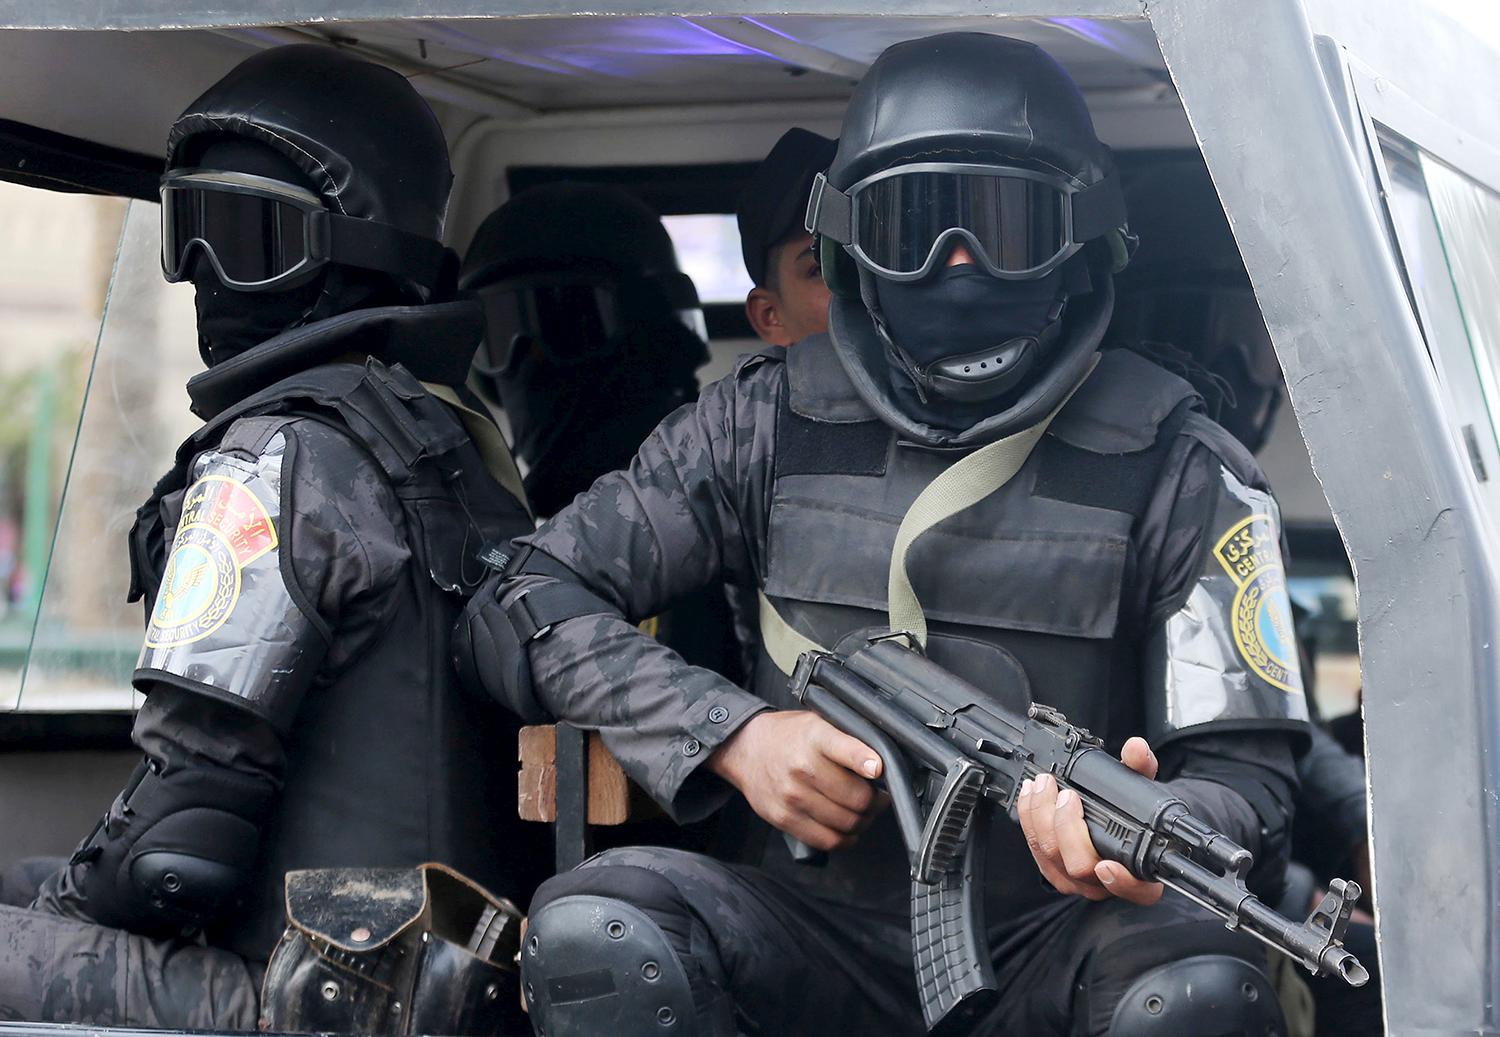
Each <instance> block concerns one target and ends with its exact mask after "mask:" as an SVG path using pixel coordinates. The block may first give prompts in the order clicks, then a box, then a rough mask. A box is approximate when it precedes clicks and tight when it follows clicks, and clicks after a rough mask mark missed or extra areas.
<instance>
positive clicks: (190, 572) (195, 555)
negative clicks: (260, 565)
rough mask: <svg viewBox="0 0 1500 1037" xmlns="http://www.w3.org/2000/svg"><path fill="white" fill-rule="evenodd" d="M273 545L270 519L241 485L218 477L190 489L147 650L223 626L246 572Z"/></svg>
mask: <svg viewBox="0 0 1500 1037" xmlns="http://www.w3.org/2000/svg"><path fill="white" fill-rule="evenodd" d="M276 543H277V537H276V527H275V525H274V524H273V523H272V522H271V516H270V515H269V514H268V513H267V512H266V508H265V505H263V504H262V503H261V502H260V499H259V498H258V497H256V496H255V494H254V493H253V492H251V490H250V489H249V488H248V487H247V486H245V484H244V483H242V482H240V481H239V480H237V479H233V478H230V477H228V476H222V475H210V476H205V477H204V478H202V479H200V480H198V481H197V482H196V483H194V484H193V486H192V488H191V489H190V490H189V491H188V494H187V497H186V499H184V501H183V506H182V519H181V521H180V522H179V523H178V526H177V536H176V538H175V539H174V540H173V542H172V554H171V556H170V557H169V558H168V559H167V569H166V572H165V573H164V574H163V575H162V581H161V588H160V590H158V591H157V594H156V605H155V607H154V608H153V609H152V610H151V619H150V622H149V623H148V624H147V627H146V644H147V645H148V646H149V647H152V648H166V647H170V646H172V645H183V644H190V643H192V642H194V641H198V640H201V639H202V638H205V637H207V636H208V635H209V634H212V633H213V632H214V631H215V630H217V629H219V627H221V626H223V624H224V621H225V620H226V619H228V618H229V615H230V613H231V612H233V611H234V606H235V603H236V602H237V601H238V600H239V597H240V590H241V585H242V577H241V573H242V571H243V570H244V568H245V566H247V565H249V564H250V563H251V562H253V561H255V559H257V558H259V557H261V556H262V555H264V554H265V553H266V552H268V551H270V550H272V549H274V548H275V547H276Z"/></svg>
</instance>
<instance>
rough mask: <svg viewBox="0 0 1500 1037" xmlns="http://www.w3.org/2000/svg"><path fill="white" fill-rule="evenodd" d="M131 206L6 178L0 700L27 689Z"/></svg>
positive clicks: (0, 224)
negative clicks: (76, 439) (52, 553)
mask: <svg viewBox="0 0 1500 1037" xmlns="http://www.w3.org/2000/svg"><path fill="white" fill-rule="evenodd" d="M124 215H125V202H124V201H122V200H120V199H116V198H100V197H95V196H89V195H78V194H60V193H57V192H53V191H44V190H40V189H38V188H32V187H22V186H20V185H17V184H9V183H4V182H0V709H5V708H8V707H13V706H14V705H15V704H16V702H17V700H18V698H19V696H20V690H21V673H22V671H23V669H24V668H25V663H26V656H27V651H28V649H29V647H30V644H31V635H32V630H33V628H34V627H35V623H36V617H37V610H38V607H39V606H40V603H41V599H42V586H43V576H44V574H45V572H46V569H47V555H48V551H49V550H50V548H51V545H52V533H53V528H54V525H55V523H56V519H57V509H58V504H59V502H60V501H61V499H62V487H63V480H64V478H65V476H66V473H67V464H68V456H69V452H70V451H71V449H72V447H73V436H74V432H75V431H76V429H77V427H78V414H79V410H80V408H81V407H82V404H83V391H84V385H85V384H86V382H87V379H88V371H89V365H90V362H91V360H92V357H93V347H94V339H95V336H96V335H97V334H98V331H99V315H100V313H101V311H102V310H103V306H104V298H105V293H106V291H107V289H108V286H109V273H110V268H111V266H112V264H113V260H114V254H115V247H116V244H117V242H118V241H119V238H120V224H121V221H122V219H123V218H124Z"/></svg>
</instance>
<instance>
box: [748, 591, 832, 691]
mask: <svg viewBox="0 0 1500 1037" xmlns="http://www.w3.org/2000/svg"><path fill="white" fill-rule="evenodd" d="M760 643H761V644H763V645H764V646H765V648H766V655H768V656H770V658H771V661H772V662H773V663H775V664H776V668H777V669H778V670H780V671H781V672H782V673H784V674H786V675H787V676H788V677H790V676H791V675H792V671H793V670H795V669H796V668H797V659H798V658H799V657H800V656H801V655H802V653H803V652H823V651H827V649H825V648H824V647H823V646H822V645H820V644H818V643H817V642H816V641H814V640H813V639H812V638H810V637H808V636H807V635H806V634H804V633H802V631H800V630H797V629H796V628H795V627H793V626H792V625H791V624H790V623H788V622H787V621H786V620H785V619H784V618H782V615H781V613H780V612H777V611H776V606H775V605H772V604H771V599H770V598H768V597H766V592H765V591H761V592H760Z"/></svg>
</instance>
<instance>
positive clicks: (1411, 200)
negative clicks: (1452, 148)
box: [1378, 130, 1500, 521]
mask: <svg viewBox="0 0 1500 1037" xmlns="http://www.w3.org/2000/svg"><path fill="white" fill-rule="evenodd" d="M1378 141H1379V146H1380V158H1381V165H1380V169H1379V174H1380V177H1381V185H1382V187H1383V189H1384V200H1385V205H1386V211H1387V213H1388V214H1389V216H1390V220H1391V226H1392V229H1393V230H1394V231H1395V235H1396V241H1397V244H1398V245H1399V253H1400V256H1401V263H1402V267H1403V268H1404V271H1405V274H1406V279H1407V286H1408V289H1409V291H1410V292H1411V296H1412V302H1413V304H1414V306H1415V308H1416V311H1417V316H1418V319H1419V322H1420V323H1421V326H1422V332H1423V334H1424V335H1425V336H1426V339H1427V349H1428V352H1429V354H1430V355H1431V357H1432V362H1433V366H1434V367H1435V368H1436V370H1437V374H1438V380H1439V382H1440V383H1441V385H1442V387H1443V392H1444V393H1445V395H1446V396H1447V399H1448V403H1449V408H1448V415H1449V419H1450V421H1451V422H1452V425H1453V433H1454V436H1455V438H1456V439H1457V440H1458V444H1459V448H1460V449H1461V450H1462V451H1463V452H1464V453H1465V455H1466V456H1467V457H1468V459H1469V464H1470V469H1471V471H1472V472H1473V474H1474V478H1475V480H1476V482H1477V483H1478V484H1479V490H1480V495H1481V497H1482V498H1483V499H1484V500H1485V501H1486V502H1487V504H1488V509H1489V512H1490V518H1491V520H1492V521H1494V520H1495V519H1496V518H1497V516H1500V441H1497V438H1496V423H1495V415H1496V414H1500V409H1497V408H1500V380H1497V364H1500V312H1497V311H1496V309H1495V307H1496V302H1495V300H1494V299H1493V298H1492V293H1486V292H1483V291H1481V290H1480V289H1479V282H1478V280H1477V279H1478V278H1479V277H1482V276H1484V275H1483V270H1484V269H1485V267H1484V264H1485V263H1489V264H1490V270H1491V273H1490V276H1491V277H1493V263H1494V258H1493V256H1490V255H1488V254H1486V252H1485V245H1486V244H1488V243H1493V242H1496V241H1500V238H1497V237H1496V236H1495V234H1496V230H1495V225H1494V223H1492V222H1487V221H1494V220H1497V219H1500V208H1497V206H1500V200H1497V199H1496V198H1495V196H1494V195H1492V194H1490V193H1489V192H1487V191H1484V190H1483V189H1482V188H1480V187H1478V185H1476V184H1474V182H1473V181H1471V180H1468V179H1467V178H1466V177H1464V176H1463V175H1462V174H1459V173H1456V172H1455V171H1453V170H1452V169H1450V168H1449V167H1447V166H1445V165H1443V164H1442V163H1439V162H1435V161H1433V160H1432V158H1431V156H1429V155H1427V154H1426V153H1425V152H1423V151H1422V150H1421V149H1419V148H1417V147H1416V146H1415V145H1414V144H1412V143H1411V142H1410V141H1408V140H1405V139H1404V138H1401V137H1399V136H1397V135H1395V134H1392V133H1391V132H1389V131H1387V130H1382V131H1381V132H1380V134H1379V137H1378ZM1486 233H1487V234H1489V235H1490V237H1489V239H1488V242H1486V240H1485V238H1484V235H1485V234H1486ZM1490 247H1492V248H1493V247H1497V246H1495V245H1493V244H1491V245H1490ZM1491 284H1493V281H1492V282H1491ZM1471 295H1472V296H1474V297H1475V303H1471V301H1470V299H1469V296H1471ZM1461 296H1462V298H1461ZM1476 303H1477V304H1479V305H1476ZM1482 304H1488V310H1487V311H1486V309H1485V307H1484V305H1482ZM1471 309H1473V310H1475V312H1474V313H1473V314H1470V312H1469V311H1470V310H1471Z"/></svg>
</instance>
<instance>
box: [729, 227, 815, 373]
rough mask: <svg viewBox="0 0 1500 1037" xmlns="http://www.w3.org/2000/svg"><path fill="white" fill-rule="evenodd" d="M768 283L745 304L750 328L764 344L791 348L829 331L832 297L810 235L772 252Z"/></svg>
mask: <svg viewBox="0 0 1500 1037" xmlns="http://www.w3.org/2000/svg"><path fill="white" fill-rule="evenodd" d="M766 282H767V283H766V285H765V287H762V288H756V289H754V290H753V291H751V293H750V295H749V297H748V298H747V299H746V300H745V312H746V314H747V315H748V316H749V318H750V325H751V327H753V328H754V329H755V333H756V334H757V335H759V336H760V337H761V338H762V339H763V340H764V341H766V342H768V343H770V344H771V345H773V346H790V345H791V344H792V343H793V342H797V341H799V340H801V339H804V338H806V337H807V336H809V335H817V334H820V333H822V332H825V331H827V330H828V304H829V302H830V301H831V299H832V295H831V293H830V292H829V290H828V285H827V284H825V283H824V282H823V270H822V268H821V267H820V266H819V265H818V257H817V255H816V253H814V252H813V237H812V235H811V234H798V235H795V236H794V237H791V238H788V239H787V240H785V241H783V242H782V243H781V244H779V245H776V246H774V247H773V248H772V249H771V255H770V262H769V276H768V277H767V278H766Z"/></svg>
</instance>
